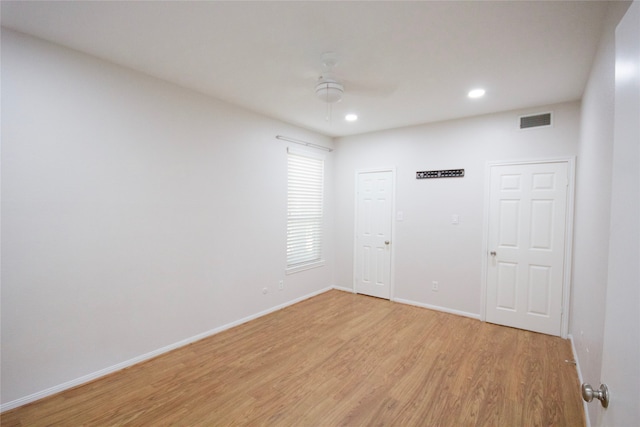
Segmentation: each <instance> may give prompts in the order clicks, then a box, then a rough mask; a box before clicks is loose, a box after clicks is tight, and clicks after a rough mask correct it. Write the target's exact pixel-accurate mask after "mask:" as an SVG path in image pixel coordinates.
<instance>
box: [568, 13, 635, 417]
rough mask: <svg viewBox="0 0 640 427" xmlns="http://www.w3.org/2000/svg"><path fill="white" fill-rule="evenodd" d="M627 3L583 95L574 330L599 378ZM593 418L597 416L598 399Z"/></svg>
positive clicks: (589, 372)
mask: <svg viewBox="0 0 640 427" xmlns="http://www.w3.org/2000/svg"><path fill="white" fill-rule="evenodd" d="M627 7H628V3H624V2H611V4H610V9H609V13H608V16H607V19H606V22H605V24H604V26H603V33H602V37H601V39H600V45H599V48H598V52H597V54H596V57H595V59H594V63H593V66H592V69H591V74H590V76H589V81H588V83H587V86H586V88H585V92H584V95H583V98H582V112H581V117H580V123H581V125H580V144H579V147H578V161H577V165H576V199H575V219H574V247H573V280H572V299H571V312H570V315H571V318H570V324H569V329H570V334H571V335H572V337H573V340H574V345H575V348H576V353H577V356H578V361H579V363H580V370H581V373H582V376H583V378H584V380H585V381H587V382H591V383H592V385H594V386H595V387H598V385H599V384H593V383H595V382H597V381H598V379H599V378H600V367H601V363H602V344H603V334H604V319H605V300H606V289H607V264H608V256H609V255H608V254H609V233H610V210H611V174H612V153H613V120H614V93H615V86H614V84H615V44H614V30H615V26H616V24H617V23H618V22H619V20H620V18H621V17H622V15H623V14H624V11H625V10H626V8H627ZM588 408H589V418H590V419H592V420H595V414H596V411H597V405H596V404H591V405H589V406H588Z"/></svg>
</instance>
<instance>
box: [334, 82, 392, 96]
mask: <svg viewBox="0 0 640 427" xmlns="http://www.w3.org/2000/svg"><path fill="white" fill-rule="evenodd" d="M341 81H342V82H343V84H344V92H345V94H350V95H357V96H368V97H380V98H388V97H390V96H391V95H393V93H394V92H395V91H396V90H398V85H397V84H392V83H382V82H379V83H360V82H357V81H352V80H341Z"/></svg>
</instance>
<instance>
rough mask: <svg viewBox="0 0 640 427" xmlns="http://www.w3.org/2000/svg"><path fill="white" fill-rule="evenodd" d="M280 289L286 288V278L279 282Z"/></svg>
mask: <svg viewBox="0 0 640 427" xmlns="http://www.w3.org/2000/svg"><path fill="white" fill-rule="evenodd" d="M278 289H280V290H283V289H284V280H280V281H279V282H278Z"/></svg>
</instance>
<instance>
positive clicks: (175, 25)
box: [1, 1, 607, 136]
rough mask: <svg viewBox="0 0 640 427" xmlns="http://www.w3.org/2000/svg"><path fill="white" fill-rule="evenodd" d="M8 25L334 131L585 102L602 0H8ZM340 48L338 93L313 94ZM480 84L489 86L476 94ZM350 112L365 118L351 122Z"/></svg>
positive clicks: (341, 132) (307, 125) (269, 113)
mask: <svg viewBox="0 0 640 427" xmlns="http://www.w3.org/2000/svg"><path fill="white" fill-rule="evenodd" d="M1 7H2V9H1V18H2V25H3V26H5V27H8V28H11V29H14V30H18V31H21V32H24V33H28V34H31V35H34V36H37V37H41V38H43V39H46V40H51V41H53V42H56V43H59V44H62V45H65V46H68V47H71V48H74V49H77V50H79V51H82V52H86V53H89V54H92V55H95V56H97V57H100V58H104V59H107V60H109V61H112V62H115V63H117V64H121V65H124V66H126V67H130V68H133V69H135V70H139V71H141V72H143V73H146V74H149V75H152V76H155V77H158V78H161V79H164V80H168V81H171V82H174V83H177V84H179V85H181V86H184V87H187V88H191V89H193V90H196V91H198V92H202V93H205V94H209V95H211V96H213V97H215V98H219V99H222V100H225V101H228V102H230V103H233V104H237V105H240V106H243V107H245V108H247V109H250V110H253V111H255V112H259V113H262V114H264V115H267V116H270V117H274V118H277V119H280V120H283V121H285V122H289V123H292V124H296V125H299V126H302V127H304V128H307V129H311V130H315V131H318V132H320V133H323V134H326V135H329V136H343V135H350V134H356V133H363V132H370V131H375V130H381V129H389V128H395V127H400V126H406V125H412V124H419V123H426V122H433V121H440V120H446V119H452V118H459V117H466V116H473V115H479V114H485V113H491V112H496V111H505V110H511V109H522V108H529V107H535V106H539V105H543V104H551V103H557V102H564V101H572V100H578V99H580V98H581V96H582V92H583V90H584V86H585V83H586V81H587V77H588V73H589V69H590V67H591V63H592V60H593V57H594V55H595V51H596V48H597V43H598V40H599V36H600V31H601V26H602V22H603V20H604V17H605V15H606V9H607V2H606V1H602V2H601V1H586V2H581V1H532V2H528V1H498V2H492V1H473V2H471V1H467V2H456V1H448V2H446V1H445V2H431V1H417V2H404V1H380V2H377V1H362V2H355V1H335V2H333V1H304V2H291V1H284V2H273V1H257V2H245V1H226V2H222V1H200V2H189V1H181V2H178V1H175V2H166V1H165V2H160V1H157V2H156V1H148V2H137V1H122V2H108V1H107V2H101V1H86V2H78V1H70V2H54V1H44V2H36V1H33V2H19V1H18V2H13V1H2V6H1ZM328 51H330V52H335V53H337V54H338V56H339V58H340V61H339V63H338V65H337V67H336V69H335V74H336V75H337V76H338V77H339V78H341V79H343V80H344V86H345V95H344V98H343V100H342V101H341V102H340V103H338V104H334V106H333V111H332V119H331V121H329V122H328V121H326V120H325V116H326V105H325V104H323V103H322V102H321V101H320V100H318V99H317V98H316V96H315V93H314V87H315V83H316V79H317V78H318V76H319V74H320V72H321V70H322V61H321V56H322V54H323V53H324V52H328ZM478 86H481V87H484V88H485V89H486V90H487V94H486V96H485V97H484V98H482V99H478V100H471V99H468V98H467V96H466V94H467V92H468V91H469V90H470V89H472V88H475V87H478ZM347 112H354V113H356V114H358V115H359V117H360V118H359V120H358V121H357V122H354V123H348V122H345V121H344V119H343V117H344V115H345V113H347Z"/></svg>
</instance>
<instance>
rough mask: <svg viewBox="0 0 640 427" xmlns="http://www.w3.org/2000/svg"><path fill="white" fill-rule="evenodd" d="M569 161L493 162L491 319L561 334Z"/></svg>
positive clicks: (489, 272)
mask: <svg viewBox="0 0 640 427" xmlns="http://www.w3.org/2000/svg"><path fill="white" fill-rule="evenodd" d="M567 174H568V164H567V162H549V163H530V164H518V165H499V166H498V165H497V166H492V167H491V181H490V185H491V188H490V191H491V193H490V199H489V203H490V206H489V239H488V243H489V244H488V251H487V252H488V254H487V256H488V257H489V259H488V268H487V294H486V295H487V301H486V320H487V321H488V322H491V323H497V324H500V325H506V326H512V327H515V328H520V329H527V330H531V331H536V332H542V333H546V334H550V335H558V336H559V335H561V326H562V296H563V282H564V263H565V260H564V257H565V229H566V212H567V193H568V191H567V188H568V183H569V181H568V175H567Z"/></svg>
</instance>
